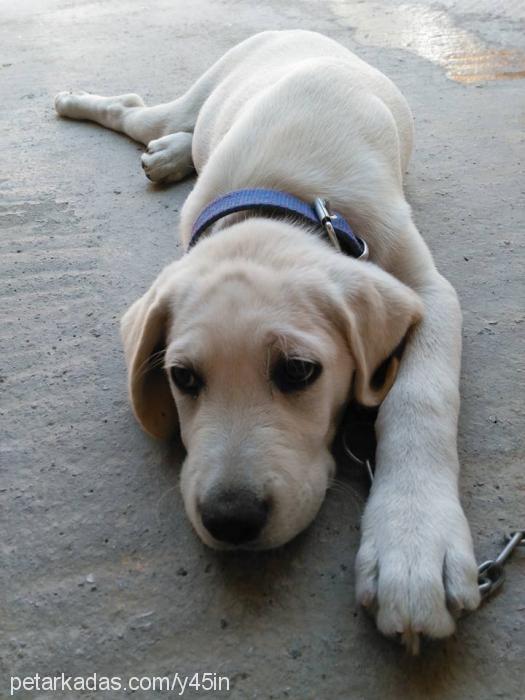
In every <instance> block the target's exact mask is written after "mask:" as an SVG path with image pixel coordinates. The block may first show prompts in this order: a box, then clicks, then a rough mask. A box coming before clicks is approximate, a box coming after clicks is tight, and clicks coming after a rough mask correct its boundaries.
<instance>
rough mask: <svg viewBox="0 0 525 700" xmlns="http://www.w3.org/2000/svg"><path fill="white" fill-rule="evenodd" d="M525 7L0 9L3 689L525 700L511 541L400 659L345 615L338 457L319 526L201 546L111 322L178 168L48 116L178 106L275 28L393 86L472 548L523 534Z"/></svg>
mask: <svg viewBox="0 0 525 700" xmlns="http://www.w3.org/2000/svg"><path fill="white" fill-rule="evenodd" d="M522 8H523V6H522V5H521V4H520V3H519V2H512V1H511V0H508V1H506V2H504V1H503V0H501V1H500V2H497V1H496V0H494V1H490V0H478V1H477V2H472V1H470V0H445V1H444V2H442V3H441V4H439V5H429V4H428V3H426V2H424V1H421V2H418V1H416V0H415V1H414V2H411V3H407V4H404V5H400V4H399V3H397V2H387V0H383V1H382V2H380V1H378V2H370V3H367V2H364V3H363V2H352V1H351V0H347V1H344V0H334V1H327V2H323V3H320V2H315V1H314V0H291V2H288V3H286V4H285V5H284V6H283V5H282V4H281V3H278V2H277V0H268V1H265V2H261V3H255V2H249V1H248V0H217V2H210V1H209V0H208V1H206V0H197V1H196V2H194V3H188V2H181V1H180V0H158V1H155V2H152V3H150V4H144V3H141V2H138V0H127V1H126V2H120V1H118V0H112V1H110V2H96V1H92V2H88V1H85V0H49V2H46V3H41V2H38V1H37V0H20V1H19V2H17V3H16V4H12V3H7V2H5V1H4V2H3V3H2V4H1V5H0V13H1V16H2V25H1V29H0V32H1V41H0V46H1V49H0V54H1V57H0V79H1V85H2V110H1V113H0V125H1V132H2V142H3V153H2V168H1V176H0V179H1V190H0V191H1V193H2V197H1V201H0V221H1V225H2V237H1V239H0V245H1V249H2V256H1V259H0V265H1V269H2V273H1V279H2V307H1V308H2V324H1V327H0V343H1V347H2V350H1V363H0V365H1V370H0V374H1V382H2V384H1V387H2V428H3V429H2V456H1V460H2V462H1V471H0V474H1V477H2V478H1V483H0V502H1V515H0V518H1V529H0V532H1V535H0V544H1V557H2V563H1V573H0V576H1V581H0V583H1V590H0V604H1V611H0V615H1V617H0V627H1V636H0V664H1V674H2V675H1V681H0V697H2V698H3V697H7V696H8V694H9V675H11V674H14V675H18V676H22V675H33V674H34V673H37V672H38V673H40V674H54V673H58V672H62V671H63V672H65V673H66V674H68V675H86V674H90V673H93V672H97V673H98V674H107V675H110V676H115V675H120V676H123V677H126V676H128V675H147V674H150V675H163V674H169V673H175V672H177V671H178V672H179V673H181V674H190V673H192V672H194V671H199V672H214V673H217V674H220V675H225V676H228V677H229V678H230V691H229V693H228V692H216V693H205V692H202V691H201V692H193V691H192V692H189V691H188V692H187V693H186V696H187V697H202V698H205V697H229V698H232V699H245V698H246V699H248V698H264V699H266V698H291V699H292V700H313V699H316V700H332V699H334V698H341V699H344V700H346V699H348V700H358V699H364V700H376V699H377V700H379V699H381V700H382V699H383V698H389V699H390V698H392V699H395V700H397V699H399V700H401V699H403V700H404V699H405V698H447V699H450V700H467V699H470V698H476V699H477V700H479V699H480V698H481V699H482V700H484V699H488V698H494V697H498V698H506V699H508V700H518V699H519V698H522V697H523V640H524V610H525V596H524V592H523V574H524V566H525V564H524V559H523V554H522V553H521V552H518V553H516V555H515V556H514V558H513V561H512V563H510V564H509V565H508V569H507V571H508V575H507V582H506V583H505V586H504V589H503V591H502V592H501V594H500V595H499V596H497V597H496V598H495V599H494V600H492V601H491V602H490V603H489V604H487V605H486V606H484V607H483V608H482V609H481V610H479V611H478V612H476V613H475V614H473V615H471V616H469V617H468V618H465V619H463V620H462V621H461V622H460V623H459V627H458V633H457V635H456V637H455V638H453V639H451V640H449V641H448V642H446V643H444V644H431V645H428V646H427V647H426V648H425V650H424V652H423V654H422V656H421V657H420V658H416V659H412V658H407V657H406V656H405V654H404V652H403V651H402V650H401V649H400V648H398V647H397V646H396V645H395V644H394V643H392V642H390V641H388V640H386V639H383V638H382V637H381V636H380V635H379V634H378V633H377V632H376V631H375V629H374V626H373V624H372V623H371V621H370V620H368V619H367V618H366V617H365V616H364V615H363V614H361V613H360V612H358V611H356V610H355V606H354V602H353V601H354V590H353V585H354V577H353V559H354V555H355V552H356V549H357V544H358V538H359V532H358V530H359V517H360V512H361V509H362V504H363V498H364V495H365V491H364V486H363V480H362V479H361V477H360V475H359V474H357V473H356V470H355V468H352V467H350V466H349V465H348V464H344V463H342V464H341V469H340V475H339V477H340V483H339V485H338V487H337V488H335V489H333V490H332V492H331V493H330V494H329V496H328V498H327V501H326V503H325V506H324V507H323V509H322V512H321V514H320V516H319V518H318V519H317V521H316V522H315V524H314V525H313V527H311V528H310V529H309V530H308V532H306V533H304V535H302V536H301V537H299V538H298V539H297V540H296V541H294V542H293V543H291V544H290V545H288V546H287V547H285V548H284V549H282V550H278V551H274V552H267V553H263V554H257V555H256V554H249V555H242V556H241V555H236V556H231V555H229V556H226V555H219V554H217V553H215V552H212V551H209V550H207V549H205V548H204V546H203V545H202V544H201V543H200V542H199V541H198V540H197V538H196V536H195V535H194V533H193V532H192V530H191V528H190V525H189V523H188V521H187V520H186V517H185V515H184V513H183V509H182V503H181V498H180V495H179V493H178V488H177V474H178V469H177V464H178V463H179V462H180V458H181V454H180V447H179V446H178V445H177V444H174V445H171V446H166V445H162V444H158V443H156V442H154V441H152V440H150V439H148V438H147V437H146V436H145V435H144V434H143V433H141V431H140V429H139V428H138V426H137V425H136V423H135V422H134V420H133V418H132V415H131V411H130V408H129V406H128V403H127V398H126V391H125V373H124V364H123V359H122V352H121V346H120V341H119V337H118V327H117V320H118V318H119V316H120V314H121V313H122V311H123V310H124V309H125V308H126V306H127V305H128V304H129V303H130V302H131V301H132V300H134V299H135V298H136V297H137V296H138V295H139V294H141V293H142V292H143V291H144V290H145V289H146V288H147V287H148V286H149V284H150V282H151V281H152V280H153V278H154V276H155V274H156V273H157V271H158V270H159V269H160V268H161V267H162V266H163V265H164V264H165V263H166V262H167V261H169V260H170V259H172V258H173V257H174V256H176V255H179V254H180V252H181V251H180V248H179V246H178V241H177V217H178V211H179V209H180V206H181V203H182V202H183V200H184V198H185V196H186V195H187V193H188V192H189V190H190V188H191V186H192V183H191V181H190V182H185V183H183V184H180V185H177V186H174V187H170V188H166V189H160V188H156V187H154V186H152V185H150V184H148V183H147V181H145V179H144V176H143V173H142V171H141V168H140V153H141V151H142V150H143V149H142V148H140V147H139V146H138V145H137V144H135V143H133V142H131V141H130V140H128V139H126V138H125V137H122V136H119V135H116V134H114V133H111V132H109V131H105V130H104V129H102V128H100V127H97V126H95V125H93V124H87V123H75V122H69V121H65V120H64V121H61V120H59V119H57V118H56V117H55V114H54V112H53V109H52V98H53V96H54V94H55V93H56V92H58V91H59V90H63V89H68V88H83V89H87V90H91V91H93V92H97V93H100V94H118V93H124V92H129V91H136V92H138V93H139V94H141V95H142V96H143V97H144V98H145V100H146V101H147V102H149V103H154V102H159V101H163V100H166V99H170V98H172V97H173V96H176V95H177V94H179V93H181V92H182V91H183V90H184V89H185V88H186V87H187V86H188V85H189V84H190V83H191V82H192V81H193V80H194V79H195V78H196V77H197V76H198V75H199V74H200V73H201V72H202V71H203V70H204V69H205V68H206V67H207V66H208V65H210V64H211V63H212V62H213V61H214V60H215V59H216V58H217V57H219V56H220V55H221V54H222V53H223V52H224V51H225V50H226V49H227V48H229V47H230V46H232V45H234V44H235V43H237V42H238V41H240V40H242V39H243V38H245V37H247V36H248V35H250V34H252V33H255V32H257V31H260V30H262V29H267V28H291V27H303V28H309V29H317V30H319V31H321V32H324V33H326V34H329V35H330V36H332V37H334V38H335V39H337V40H339V41H340V42H341V43H342V44H344V45H346V46H348V47H349V48H351V49H353V50H355V51H357V52H358V53H359V54H360V55H361V56H362V57H363V58H365V59H366V60H368V61H369V62H371V63H372V64H374V65H376V66H378V67H379V68H380V69H381V70H383V71H384V72H385V73H387V75H389V76H390V77H391V78H393V79H394V80H395V81H396V83H397V84H398V85H399V86H400V88H401V89H402V91H403V92H404V94H405V95H406V96H407V98H408V100H409V102H410V104H411V106H412V109H413V111H414V114H415V117H416V133H417V142H416V150H415V154H414V157H413V160H412V163H411V166H410V170H409V174H408V178H407V189H408V196H409V199H410V202H411V203H412V205H413V208H414V215H415V219H416V222H417V224H418V226H419V228H420V230H421V231H422V233H423V235H424V236H425V237H426V238H427V239H428V240H429V241H430V244H431V247H432V250H433V252H434V254H435V257H436V259H437V262H438V264H439V266H440V268H441V270H442V271H443V272H444V273H445V274H446V275H447V276H448V278H449V279H450V280H451V281H452V283H453V284H454V285H455V287H456V289H457V290H458V292H459V295H460V298H461V301H462V306H463V312H464V361H463V373H462V396H463V404H462V413H461V424H460V436H459V447H460V454H461V460H462V464H463V470H462V475H461V487H462V495H463V501H464V504H465V507H466V512H467V515H468V517H469V520H470V522H471V525H472V531H473V536H474V540H475V546H476V552H477V554H478V557H479V558H480V559H484V558H486V557H488V556H492V555H495V554H496V553H497V551H498V548H499V546H500V539H501V535H502V533H503V532H505V531H506V530H508V529H511V528H512V527H518V526H522V527H523V526H524V524H525V523H524V520H525V517H524V509H523V495H524V489H525V479H524V474H523V463H524V443H523V435H524V433H525V425H524V423H525V421H524V412H523V366H522V352H523V335H524V333H523V329H524V327H525V324H524V323H523V276H522V275H523V273H522V270H523V200H521V201H520V196H521V195H522V194H523V191H522V190H523V166H522V162H521V158H522V157H523V133H522V131H521V129H520V120H522V117H523V107H524V101H523V85H524V83H523V82H522V81H521V80H520V79H519V78H520V77H523V75H520V73H522V72H523V69H524V60H523V51H524V49H525V39H524V37H525V33H524V32H523V24H522V22H523V19H524V17H523V15H524V13H523V9H522ZM447 32H448V35H449V38H450V37H452V38H451V39H450V41H452V44H450V42H448V41H447V37H446V36H445V35H446V34H447ZM458 37H459V39H458ZM462 42H463V43H462ZM502 62H503V63H502ZM452 65H455V66H456V68H457V66H458V65H459V66H461V70H460V71H458V70H455V69H454V70H452V69H451V66H452ZM480 66H481V68H480ZM502 66H503V67H502ZM509 73H513V74H514V75H508V74H509ZM465 75H467V77H468V79H462V76H465ZM448 76H451V77H448ZM454 77H455V78H456V79H452V78H454ZM513 78H515V79H513ZM520 263H521V266H520ZM51 696H52V695H51V694H49V693H38V692H31V691H26V692H23V691H20V692H19V693H18V694H17V697H20V698H44V697H51ZM124 696H125V693H124V692H120V693H117V692H113V693H112V692H109V693H106V694H102V693H97V692H86V693H83V694H81V693H75V692H72V693H70V694H68V693H66V694H63V695H60V697H67V698H69V697H71V698H77V697H85V698H102V697H108V698H109V697H115V698H118V697H124ZM152 696H153V694H152V693H150V692H146V691H145V692H143V693H141V692H136V693H134V697H136V698H149V697H152ZM57 697H58V695H57ZM159 697H160V696H159ZM165 697H176V694H175V693H171V694H167V695H165Z"/></svg>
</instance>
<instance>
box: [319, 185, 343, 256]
mask: <svg viewBox="0 0 525 700" xmlns="http://www.w3.org/2000/svg"><path fill="white" fill-rule="evenodd" d="M314 209H315V213H316V215H317V218H318V219H319V223H320V224H321V226H322V227H323V228H324V230H325V231H326V233H327V235H328V238H329V239H330V241H331V243H332V245H333V246H334V248H335V249H336V250H337V251H338V252H339V253H341V252H342V250H341V244H340V243H339V241H338V240H337V235H336V233H335V230H334V226H333V224H332V221H333V219H337V216H335V215H334V214H332V213H331V212H330V203H329V202H328V200H327V199H322V198H321V197H316V198H315V199H314Z"/></svg>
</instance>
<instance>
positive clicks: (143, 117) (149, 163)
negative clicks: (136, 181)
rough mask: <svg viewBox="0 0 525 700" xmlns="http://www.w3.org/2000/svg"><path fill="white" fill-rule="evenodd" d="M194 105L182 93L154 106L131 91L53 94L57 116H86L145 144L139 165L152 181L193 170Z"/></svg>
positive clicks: (167, 179)
mask: <svg viewBox="0 0 525 700" xmlns="http://www.w3.org/2000/svg"><path fill="white" fill-rule="evenodd" d="M197 106H198V105H197V104H195V100H193V101H192V100H188V99H187V98H186V96H183V97H180V98H179V99H178V100H174V101H173V102H169V103H167V104H161V105H157V106H156V107H146V106H145V105H144V102H143V101H142V99H141V98H140V97H139V96H138V95H135V94H129V95H119V96H117V97H100V96H99V95H91V94H90V93H87V92H82V91H80V92H75V93H69V92H61V93H59V94H58V95H57V96H56V98H55V109H56V111H57V112H58V114H60V116H62V117H69V118H70V119H88V120H90V121H94V122H97V124H101V125H102V126H105V127H106V128H107V129H112V130H113V131H120V132H122V133H124V134H126V135H127V136H129V137H130V138H132V139H134V140H135V141H139V142H140V143H143V144H147V145H148V148H147V151H146V153H145V154H144V155H143V157H142V167H143V169H144V172H145V173H146V177H148V178H149V179H150V180H152V181H154V182H176V181H177V180H181V179H182V178H184V177H186V175H189V174H190V172H192V171H193V162H192V156H191V144H192V132H193V127H194V126H195V121H196V119H197V114H198V109H197ZM172 131H175V132H176V133H171V132H172Z"/></svg>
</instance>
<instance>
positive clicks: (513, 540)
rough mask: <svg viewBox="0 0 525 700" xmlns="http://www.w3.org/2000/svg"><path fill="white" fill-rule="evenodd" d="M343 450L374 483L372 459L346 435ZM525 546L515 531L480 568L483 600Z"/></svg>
mask: <svg viewBox="0 0 525 700" xmlns="http://www.w3.org/2000/svg"><path fill="white" fill-rule="evenodd" d="M343 448H344V450H345V452H346V454H347V455H348V456H349V457H350V459H351V460H352V462H355V463H356V464H359V465H360V466H361V467H364V469H366V473H367V476H368V480H369V482H370V486H371V485H372V483H373V481H374V467H373V466H372V463H371V461H370V459H360V458H359V457H357V455H356V454H354V452H352V450H351V449H350V447H349V446H348V443H347V441H346V435H343ZM524 546H525V530H515V531H514V532H511V533H510V534H508V535H506V536H505V546H504V547H503V549H502V550H501V552H500V553H499V554H498V556H497V557H496V559H488V560H487V561H484V562H483V563H482V564H480V565H479V566H478V587H479V592H480V593H481V600H486V599H487V598H488V597H489V596H491V595H493V594H494V593H496V591H497V590H499V589H500V588H501V586H502V585H503V582H504V581H505V569H504V566H505V564H506V563H507V560H508V558H509V557H510V555H511V554H512V552H513V551H514V550H515V549H516V548H517V547H524Z"/></svg>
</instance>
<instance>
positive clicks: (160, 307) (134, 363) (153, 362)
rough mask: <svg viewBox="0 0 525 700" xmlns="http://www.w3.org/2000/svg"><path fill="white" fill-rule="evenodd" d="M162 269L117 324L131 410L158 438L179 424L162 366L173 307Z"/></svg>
mask: <svg viewBox="0 0 525 700" xmlns="http://www.w3.org/2000/svg"><path fill="white" fill-rule="evenodd" d="M165 273H166V271H164V272H163V273H161V275H160V276H159V277H158V278H157V280H156V281H155V282H154V283H153V285H152V286H151V288H150V289H149V291H147V292H146V294H144V296H142V297H141V298H140V299H138V300H137V301H136V302H135V303H134V304H132V305H131V306H130V308H129V309H128V310H127V311H126V313H125V314H124V316H123V317H122V320H121V324H120V330H121V335H122V341H123V343H124V355H125V357H126V364H127V367H128V390H129V396H130V400H131V405H132V407H133V412H134V414H135V416H136V418H137V420H138V421H139V423H140V424H141V426H142V427H143V428H144V430H145V431H146V432H147V433H149V434H150V435H152V436H153V437H156V438H161V439H162V438H168V437H170V436H171V435H172V434H173V433H174V432H175V430H176V429H177V427H178V415H177V408H176V406H175V401H174V400H173V396H172V394H171V390H170V386H169V382H168V378H167V375H166V372H165V369H164V353H165V350H166V334H167V330H168V325H169V323H170V320H171V313H172V312H171V309H172V308H173V300H171V299H170V301H171V303H169V301H168V293H167V289H166V285H165V284H163V280H164V279H165V277H166V274H165Z"/></svg>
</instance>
